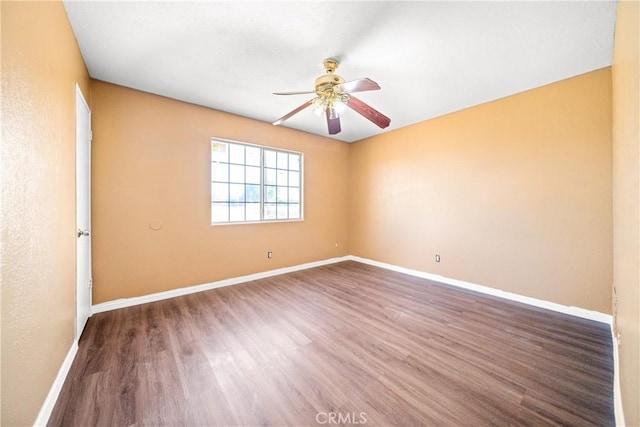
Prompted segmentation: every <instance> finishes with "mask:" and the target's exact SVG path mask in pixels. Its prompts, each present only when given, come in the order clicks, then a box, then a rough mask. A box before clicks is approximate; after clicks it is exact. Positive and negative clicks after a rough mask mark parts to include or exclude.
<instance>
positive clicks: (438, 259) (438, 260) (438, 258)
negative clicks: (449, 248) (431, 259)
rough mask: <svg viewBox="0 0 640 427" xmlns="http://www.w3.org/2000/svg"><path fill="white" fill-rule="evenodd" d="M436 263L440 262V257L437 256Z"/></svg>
mask: <svg viewBox="0 0 640 427" xmlns="http://www.w3.org/2000/svg"><path fill="white" fill-rule="evenodd" d="M436 262H440V255H438V254H436Z"/></svg>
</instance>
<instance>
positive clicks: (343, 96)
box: [273, 58, 391, 135]
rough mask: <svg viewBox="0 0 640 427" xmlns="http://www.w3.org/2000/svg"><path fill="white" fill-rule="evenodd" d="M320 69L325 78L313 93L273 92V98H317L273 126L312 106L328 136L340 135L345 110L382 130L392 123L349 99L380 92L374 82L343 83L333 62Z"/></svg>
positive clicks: (328, 62) (319, 81) (361, 103)
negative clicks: (305, 95) (356, 114)
mask: <svg viewBox="0 0 640 427" xmlns="http://www.w3.org/2000/svg"><path fill="white" fill-rule="evenodd" d="M322 65H323V66H324V69H325V71H326V74H324V75H322V76H320V77H318V78H317V79H316V81H315V91H296V92H274V95H302V94H312V93H314V92H315V94H316V97H315V98H313V99H311V100H309V101H307V102H305V103H304V104H302V105H301V106H299V107H298V108H296V109H295V110H293V111H291V112H289V113H287V114H285V115H284V116H282V117H280V118H279V119H278V120H276V121H275V122H273V124H274V125H276V126H277V125H280V124H282V123H283V122H284V121H285V120H287V119H288V118H290V117H292V116H293V115H294V114H297V113H299V112H300V111H302V110H304V109H305V108H307V107H308V106H310V105H312V106H313V112H314V114H316V115H318V116H321V115H322V114H323V113H324V114H325V116H326V118H327V127H328V129H329V135H335V134H337V133H340V131H341V125H340V115H341V114H342V113H343V112H344V110H345V109H346V107H349V108H351V109H352V110H354V111H356V112H357V113H359V114H360V115H362V116H364V117H365V118H367V119H369V120H370V121H371V122H373V123H374V124H376V125H377V126H379V127H380V128H382V129H384V128H386V127H387V126H389V124H390V123H391V119H389V118H388V117H387V116H385V115H384V114H382V113H380V112H379V111H376V110H375V109H373V108H372V107H370V106H369V105H367V104H365V103H364V102H362V101H361V100H359V99H358V98H356V97H354V96H353V95H352V93H353V92H363V91H367V90H379V89H380V86H379V85H378V84H377V83H376V82H374V81H373V80H371V79H368V78H366V77H365V78H362V79H358V80H353V81H350V82H345V80H344V79H343V78H342V77H340V76H339V75H337V74H334V73H335V71H336V69H337V68H338V65H339V63H338V61H337V60H335V59H333V58H327V59H325V60H324V61H323V63H322Z"/></svg>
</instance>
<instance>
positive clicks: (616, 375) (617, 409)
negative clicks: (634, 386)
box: [611, 324, 626, 427]
mask: <svg viewBox="0 0 640 427" xmlns="http://www.w3.org/2000/svg"><path fill="white" fill-rule="evenodd" d="M611 342H612V344H613V411H614V414H615V417H616V426H617V427H624V426H625V425H626V424H625V421H624V411H623V410H622V394H621V392H620V358H619V357H620V356H619V353H618V339H617V338H616V336H615V331H614V330H613V324H611Z"/></svg>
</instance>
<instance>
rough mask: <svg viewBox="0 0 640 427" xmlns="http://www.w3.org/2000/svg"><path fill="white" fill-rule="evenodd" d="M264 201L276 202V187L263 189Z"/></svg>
mask: <svg viewBox="0 0 640 427" xmlns="http://www.w3.org/2000/svg"><path fill="white" fill-rule="evenodd" d="M264 201H265V202H275V201H276V187H273V186H265V187H264Z"/></svg>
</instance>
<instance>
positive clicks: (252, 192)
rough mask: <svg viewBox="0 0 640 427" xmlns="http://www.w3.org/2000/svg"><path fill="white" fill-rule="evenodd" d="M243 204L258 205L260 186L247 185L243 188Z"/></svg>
mask: <svg viewBox="0 0 640 427" xmlns="http://www.w3.org/2000/svg"><path fill="white" fill-rule="evenodd" d="M244 194H245V202H257V203H260V186H259V185H253V184H251V185H249V184H247V185H246V187H245V193H244Z"/></svg>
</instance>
